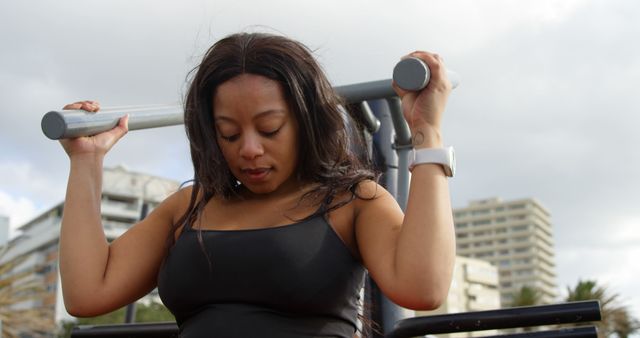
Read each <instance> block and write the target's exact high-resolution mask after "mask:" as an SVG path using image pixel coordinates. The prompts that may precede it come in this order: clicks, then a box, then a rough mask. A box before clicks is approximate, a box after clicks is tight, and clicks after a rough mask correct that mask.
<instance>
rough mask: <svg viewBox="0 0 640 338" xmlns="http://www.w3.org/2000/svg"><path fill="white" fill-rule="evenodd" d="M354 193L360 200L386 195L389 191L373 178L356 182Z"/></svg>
mask: <svg viewBox="0 0 640 338" xmlns="http://www.w3.org/2000/svg"><path fill="white" fill-rule="evenodd" d="M355 194H356V197H358V199H360V200H374V199H377V198H379V197H381V196H384V195H388V194H389V192H388V191H387V189H385V188H384V187H383V186H382V185H380V184H379V183H378V182H376V181H374V180H362V181H360V182H358V184H357V186H356V189H355Z"/></svg>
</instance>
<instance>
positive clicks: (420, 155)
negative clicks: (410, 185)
mask: <svg viewBox="0 0 640 338" xmlns="http://www.w3.org/2000/svg"><path fill="white" fill-rule="evenodd" d="M424 163H436V164H440V165H441V166H442V168H443V169H444V173H445V175H447V177H453V175H454V174H455V172H456V156H455V152H454V151H453V147H446V148H423V149H417V150H413V161H412V162H411V164H410V165H409V171H412V170H413V168H414V167H415V166H417V165H420V164H424Z"/></svg>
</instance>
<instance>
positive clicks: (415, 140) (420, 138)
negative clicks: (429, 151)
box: [411, 131, 424, 146]
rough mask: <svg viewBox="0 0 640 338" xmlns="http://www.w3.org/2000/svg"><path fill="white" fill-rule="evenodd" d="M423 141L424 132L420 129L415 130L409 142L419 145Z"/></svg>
mask: <svg viewBox="0 0 640 338" xmlns="http://www.w3.org/2000/svg"><path fill="white" fill-rule="evenodd" d="M422 143H424V134H423V133H422V132H421V131H417V132H416V133H415V134H413V135H412V136H411V144H413V145H414V146H419V145H421V144H422Z"/></svg>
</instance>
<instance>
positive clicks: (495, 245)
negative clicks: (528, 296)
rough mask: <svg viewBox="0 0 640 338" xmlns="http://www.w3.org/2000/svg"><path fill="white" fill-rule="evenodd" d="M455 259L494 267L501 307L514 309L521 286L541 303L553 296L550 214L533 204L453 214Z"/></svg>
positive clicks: (483, 205) (491, 202) (484, 205)
mask: <svg viewBox="0 0 640 338" xmlns="http://www.w3.org/2000/svg"><path fill="white" fill-rule="evenodd" d="M454 221H455V227H456V237H457V254H458V255H460V256H464V257H470V258H477V259H482V260H486V261H488V262H490V263H491V264H492V265H494V266H496V267H497V268H498V275H499V280H500V284H499V285H500V287H499V289H500V295H501V304H502V306H511V305H513V297H514V295H515V294H516V293H518V292H519V291H520V289H521V288H522V287H523V286H529V287H532V288H534V289H535V290H537V291H538V293H539V295H540V302H541V303H543V304H547V303H552V302H553V301H554V300H555V299H556V296H557V283H556V272H555V259H554V249H553V246H554V244H553V228H552V224H551V221H550V214H549V212H548V211H547V210H546V209H545V208H544V207H543V206H542V205H541V204H540V203H538V202H537V201H536V200H535V199H518V200H512V201H503V200H502V199H500V198H491V199H484V200H477V201H472V202H470V203H469V205H468V206H466V207H464V208H456V209H454Z"/></svg>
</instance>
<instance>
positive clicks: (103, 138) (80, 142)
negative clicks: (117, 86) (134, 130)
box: [60, 101, 129, 158]
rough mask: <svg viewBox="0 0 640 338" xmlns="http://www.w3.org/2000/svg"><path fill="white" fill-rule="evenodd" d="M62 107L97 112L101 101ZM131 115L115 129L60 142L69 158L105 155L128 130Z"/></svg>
mask: <svg viewBox="0 0 640 338" xmlns="http://www.w3.org/2000/svg"><path fill="white" fill-rule="evenodd" d="M62 109H64V110H69V109H76V110H77V109H82V110H86V111H88V112H92V113H97V112H98V111H99V110H100V103H98V102H97V101H80V102H75V103H71V104H68V105H66V106H64V107H63V108H62ZM128 122H129V116H128V115H127V116H124V117H122V118H121V119H120V121H119V122H118V125H117V126H115V127H114V128H113V129H111V130H108V131H105V132H102V133H100V134H96V135H93V136H83V137H78V138H70V139H61V140H60V144H62V147H63V148H64V151H65V152H66V153H67V155H68V156H69V158H73V157H76V156H85V155H89V156H95V155H98V156H104V155H105V154H106V153H107V152H108V151H109V149H111V147H113V145H114V144H116V142H118V140H119V139H120V138H122V137H123V136H124V135H125V134H126V133H127V131H128V130H129V128H128Z"/></svg>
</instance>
